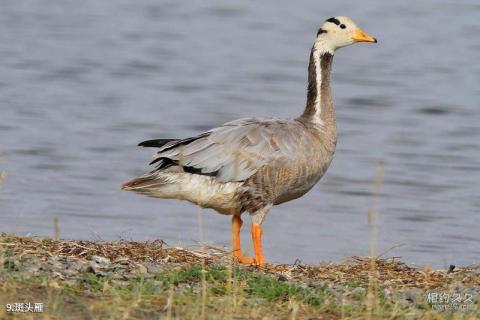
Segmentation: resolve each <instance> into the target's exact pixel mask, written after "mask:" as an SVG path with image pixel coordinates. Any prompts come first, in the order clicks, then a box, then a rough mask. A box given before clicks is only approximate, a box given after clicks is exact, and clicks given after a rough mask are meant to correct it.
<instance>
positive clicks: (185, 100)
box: [0, 0, 480, 267]
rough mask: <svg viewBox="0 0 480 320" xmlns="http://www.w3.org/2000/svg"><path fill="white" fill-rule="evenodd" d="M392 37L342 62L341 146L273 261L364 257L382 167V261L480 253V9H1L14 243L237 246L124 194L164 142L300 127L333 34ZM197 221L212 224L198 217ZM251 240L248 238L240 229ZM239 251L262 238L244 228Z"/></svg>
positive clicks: (174, 209) (471, 257)
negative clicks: (330, 27)
mask: <svg viewBox="0 0 480 320" xmlns="http://www.w3.org/2000/svg"><path fill="white" fill-rule="evenodd" d="M333 15H348V16H351V17H353V18H354V20H355V21H356V22H357V23H358V24H359V25H360V26H361V27H362V28H363V29H364V30H365V31H367V32H369V33H371V34H373V35H375V36H376V37H377V38H378V39H379V43H378V45H366V44H360V45H356V46H352V47H349V48H345V49H343V50H340V51H339V52H338V53H337V54H336V56H335V62H334V68H333V90H334V98H335V104H336V108H337V116H338V131H339V140H338V148H337V152H336V155H335V158H334V160H333V163H332V165H331V167H330V169H329V171H328V173H327V174H326V176H325V177H324V178H323V179H322V180H321V181H320V183H319V184H318V185H317V186H316V187H315V188H314V189H313V190H312V191H310V192H309V193H308V194H307V195H306V196H304V197H302V198H301V199H299V200H296V201H292V202H289V203H287V204H285V205H282V206H279V207H275V208H274V209H273V210H272V211H271V212H270V214H269V216H268V218H267V220H266V222H265V223H264V226H265V236H264V242H265V244H264V245H265V250H266V257H267V259H268V260H269V261H274V262H293V261H294V260H295V259H296V258H299V259H301V260H302V261H305V262H312V263H314V262H319V261H325V260H333V261H341V260H343V259H345V258H347V257H349V256H351V255H362V254H367V253H368V250H369V249H368V247H369V240H368V235H369V227H368V224H367V210H368V209H369V208H372V207H374V205H375V199H374V190H375V186H374V185H375V170H376V163H377V162H378V161H384V163H385V177H384V182H383V185H382V187H381V194H380V197H379V199H378V202H379V209H380V210H379V211H380V221H379V222H380V223H379V235H378V241H377V245H378V247H379V251H381V250H384V249H386V248H388V247H390V246H392V245H395V244H398V243H400V242H405V243H406V245H405V246H404V247H402V248H399V249H396V250H394V251H392V252H391V254H392V255H395V256H402V257H403V259H404V260H406V261H408V262H413V263H419V264H431V265H434V266H440V267H443V266H445V265H448V264H470V263H474V262H478V259H479V256H480V246H479V242H480V232H479V226H480V215H479V213H480V197H479V193H480V153H479V150H480V124H479V120H480V105H479V104H480V64H479V60H478V57H479V52H480V37H479V36H478V35H479V34H480V4H479V3H478V1H476V0H462V1H453V0H452V1H433V0H428V1H422V2H418V1H395V2H393V1H359V2H352V1H330V2H326V1H306V0H303V1H295V2H293V1H263V2H262V3H261V4H258V3H254V2H251V1H241V2H239V1H236V2H228V1H227V2H226V1H209V2H208V3H205V2H188V4H187V2H182V1H154V0H141V1H140V0H139V1H126V0H124V1H93V0H85V1H81V2H78V1H33V0H28V1H27V0H25V1H2V10H0V28H1V29H0V111H1V115H0V149H1V150H2V154H1V157H0V169H1V170H5V171H6V172H7V174H8V177H7V180H6V181H5V184H4V186H3V187H2V188H1V189H0V211H1V215H0V224H1V225H2V227H1V230H2V231H8V232H16V233H21V234H28V233H29V234H34V235H51V234H52V232H53V231H52V230H53V226H52V224H53V223H52V221H53V217H54V216H58V217H59V220H60V227H61V233H62V234H61V236H62V237H67V238H87V239H91V238H97V237H100V238H103V239H118V237H124V238H127V239H136V240H145V239H154V238H161V239H165V240H166V241H167V242H168V243H170V244H182V245H183V244H191V243H195V242H198V241H201V235H200V231H199V230H200V228H199V221H200V220H201V224H202V225H203V228H202V230H203V240H204V241H205V242H207V243H212V244H216V245H229V244H230V219H229V218H228V217H225V216H220V215H217V214H215V213H214V212H213V211H211V210H200V209H198V208H196V207H195V206H193V205H190V204H188V203H183V202H179V201H173V200H157V199H149V198H145V197H143V196H140V195H136V194H133V193H126V192H122V191H120V190H119V185H120V183H121V182H123V181H125V180H127V179H129V178H131V177H134V176H136V175H139V174H141V173H143V172H145V171H146V170H148V168H147V163H148V161H149V160H150V157H151V155H152V151H153V150H148V149H140V148H137V147H136V144H137V143H138V142H139V141H142V140H145V139H150V138H159V137H186V136H189V135H194V134H196V133H199V132H201V131H203V130H207V129H209V128H211V127H213V126H216V125H219V124H221V123H223V122H226V121H229V120H233V119H236V118H240V117H245V116H276V117H295V116H297V115H298V114H300V113H301V111H302V109H303V107H304V104H305V88H306V76H307V75H306V69H307V58H308V56H309V50H310V47H311V44H312V41H313V38H314V36H315V34H316V30H317V28H318V26H319V24H320V22H321V21H323V20H324V19H325V18H328V17H330V16H333ZM199 217H201V219H199ZM245 229H248V228H245ZM244 239H245V241H244V247H248V246H249V244H250V240H249V238H248V234H247V230H245V234H244Z"/></svg>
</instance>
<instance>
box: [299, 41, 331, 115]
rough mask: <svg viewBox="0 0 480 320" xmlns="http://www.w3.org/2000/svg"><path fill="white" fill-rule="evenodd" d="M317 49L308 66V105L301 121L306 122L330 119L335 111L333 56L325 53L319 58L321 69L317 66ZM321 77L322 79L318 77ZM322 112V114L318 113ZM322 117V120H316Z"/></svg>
mask: <svg viewBox="0 0 480 320" xmlns="http://www.w3.org/2000/svg"><path fill="white" fill-rule="evenodd" d="M316 54H318V53H317V52H316V49H315V47H313V48H312V51H311V53H310V62H309V65H308V89H307V105H306V107H305V111H304V112H303V114H302V116H301V117H300V119H302V120H304V121H313V120H322V121H323V120H324V119H327V118H329V117H330V113H331V112H332V111H333V110H332V109H333V102H332V97H331V93H330V71H331V67H332V60H333V55H332V54H331V53H329V52H325V53H323V54H322V55H321V56H320V57H319V60H320V61H319V68H320V70H317V66H316V64H315V55H316ZM318 76H320V77H318ZM318 81H320V83H321V85H320V92H318ZM318 111H320V112H318ZM316 117H320V119H315V118H316Z"/></svg>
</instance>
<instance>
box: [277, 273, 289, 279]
mask: <svg viewBox="0 0 480 320" xmlns="http://www.w3.org/2000/svg"><path fill="white" fill-rule="evenodd" d="M277 280H278V281H288V278H287V277H286V276H284V275H283V274H281V275H279V276H278V278H277Z"/></svg>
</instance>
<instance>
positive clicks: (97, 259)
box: [91, 256, 110, 264]
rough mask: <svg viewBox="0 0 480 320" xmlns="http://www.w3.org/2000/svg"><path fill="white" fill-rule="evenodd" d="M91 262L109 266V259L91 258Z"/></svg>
mask: <svg viewBox="0 0 480 320" xmlns="http://www.w3.org/2000/svg"><path fill="white" fill-rule="evenodd" d="M91 260H93V261H95V262H96V263H98V264H110V259H108V258H105V257H101V256H92V258H91Z"/></svg>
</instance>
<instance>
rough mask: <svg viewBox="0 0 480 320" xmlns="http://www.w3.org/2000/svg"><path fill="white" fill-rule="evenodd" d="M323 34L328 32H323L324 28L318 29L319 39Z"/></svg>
mask: <svg viewBox="0 0 480 320" xmlns="http://www.w3.org/2000/svg"><path fill="white" fill-rule="evenodd" d="M322 33H327V30H323V29H322V28H320V29H318V32H317V37H318V36H319V35H321V34H322Z"/></svg>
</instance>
